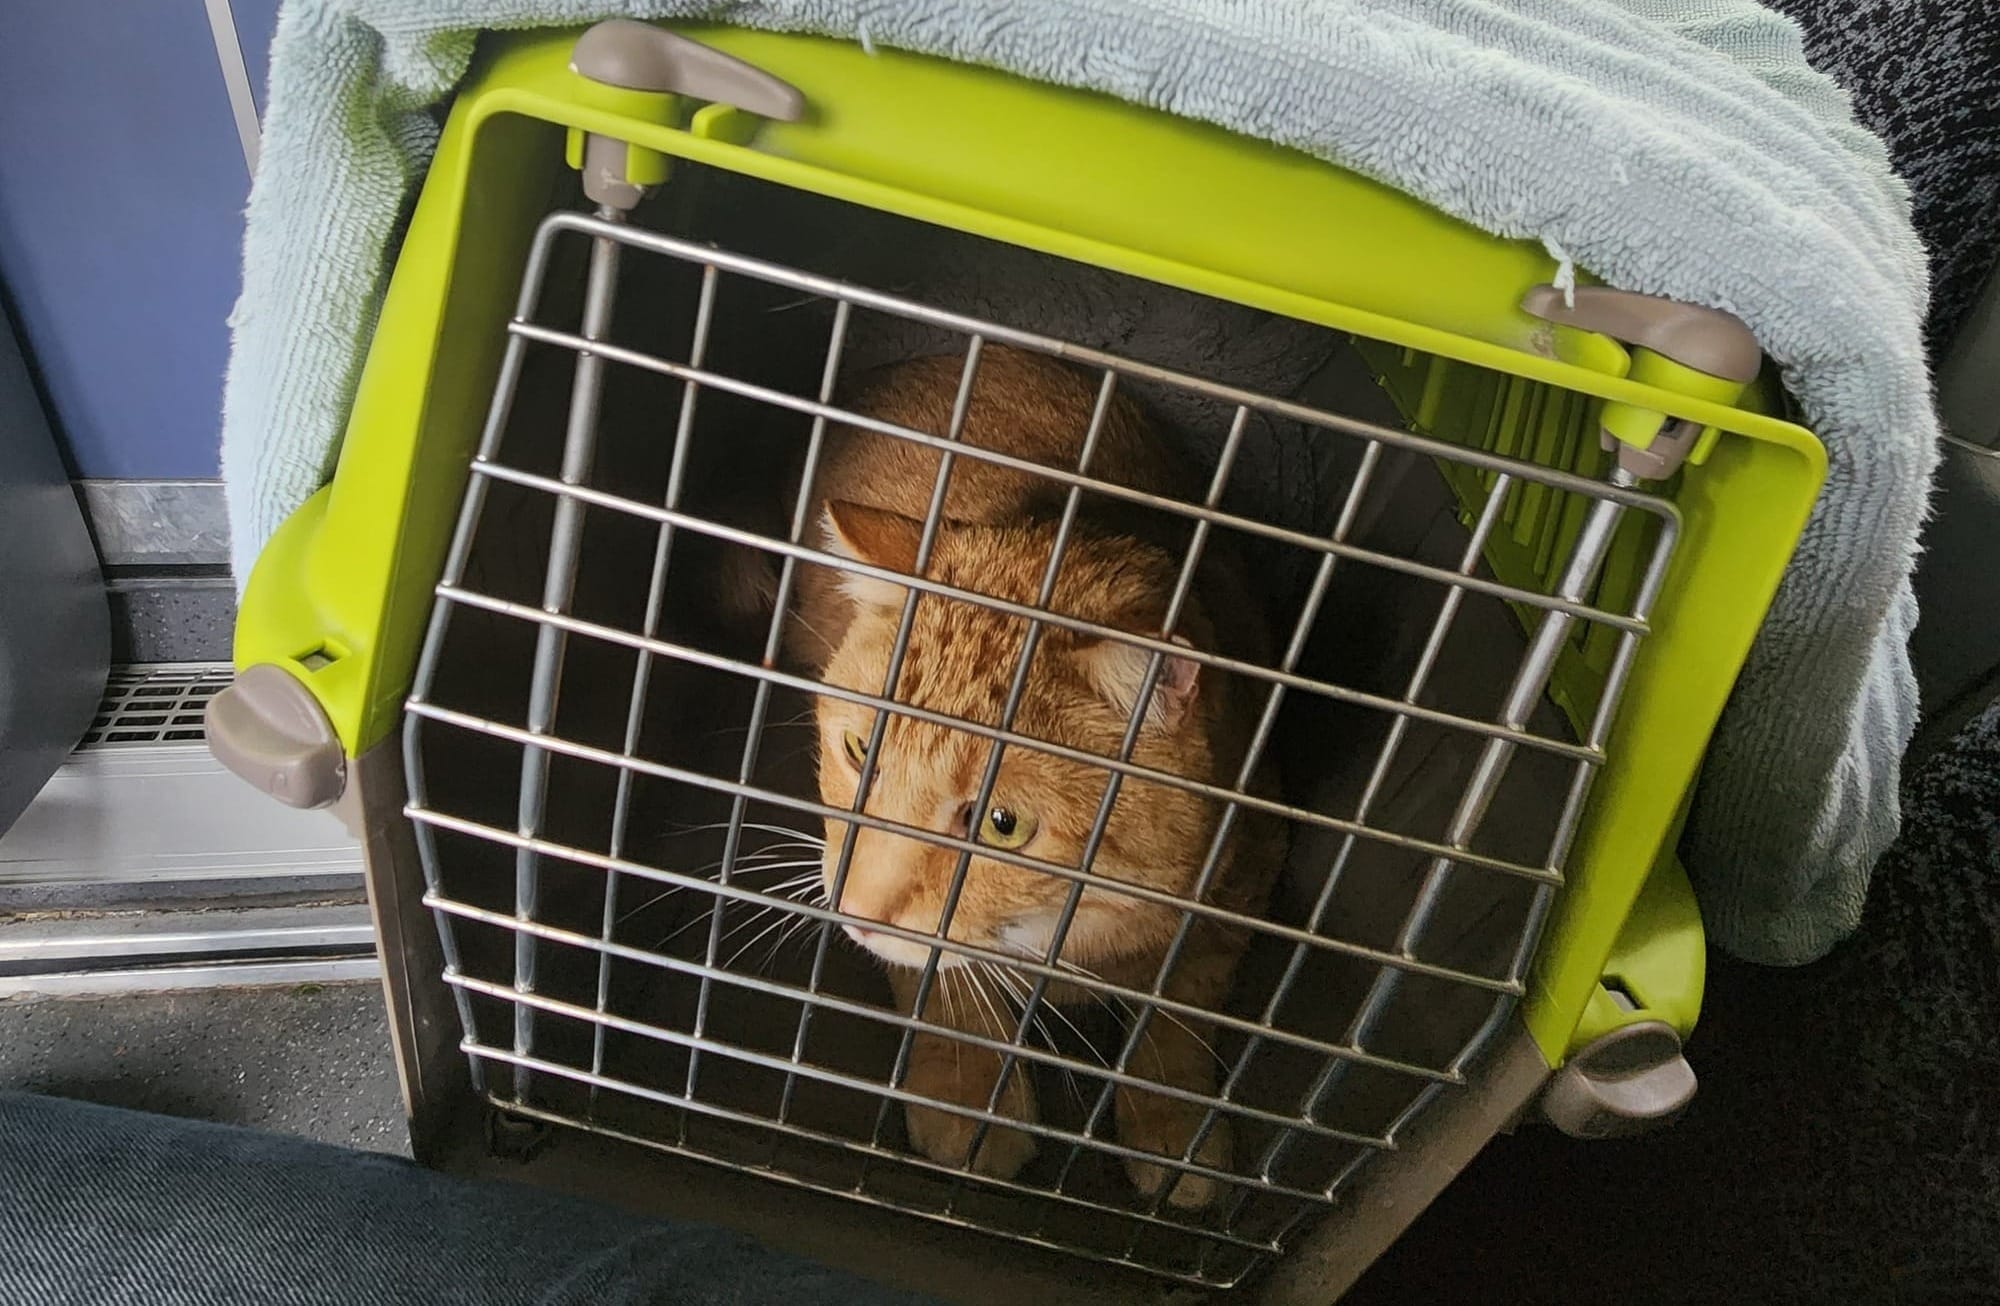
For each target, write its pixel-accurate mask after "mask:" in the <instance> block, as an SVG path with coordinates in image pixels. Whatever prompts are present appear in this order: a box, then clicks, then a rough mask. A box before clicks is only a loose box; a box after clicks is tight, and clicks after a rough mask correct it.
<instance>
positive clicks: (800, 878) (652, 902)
mask: <svg viewBox="0 0 2000 1306" xmlns="http://www.w3.org/2000/svg"><path fill="white" fill-rule="evenodd" d="M720 865H721V863H719V862H718V863H717V864H716V866H710V867H704V868H703V869H704V870H714V869H716V868H717V867H718V866H720ZM800 868H805V869H803V870H801V869H800ZM819 868H820V861H819V859H818V858H810V859H804V860H799V861H788V862H766V863H759V864H756V865H746V864H744V863H742V862H738V863H737V865H736V870H737V873H738V874H742V875H749V874H763V873H765V872H768V871H791V870H798V871H799V872H800V873H799V874H797V875H794V876H792V877H790V878H789V879H785V880H781V881H779V882H778V883H776V884H772V885H767V886H765V888H764V892H765V893H777V892H780V891H781V890H786V889H792V888H796V887H798V886H799V885H801V884H805V883H808V882H811V881H816V880H818V879H819V875H820V869H819ZM694 873H695V874H700V872H694ZM691 887H693V886H691V885H685V884H676V885H673V886H671V887H669V888H667V889H665V890H663V891H661V892H659V893H656V894H654V895H653V896H652V897H650V898H648V899H646V901H644V902H642V903H640V904H638V905H637V906H635V907H629V908H627V909H626V910H625V911H623V912H621V913H620V914H619V916H618V919H617V921H616V922H614V923H615V924H618V925H623V924H624V923H625V922H626V921H628V920H631V919H632V918H633V917H634V916H637V915H638V914H639V913H640V912H643V911H645V910H647V909H648V908H651V907H656V906H658V905H659V904H660V903H663V902H665V901H666V900H667V899H669V898H671V897H673V896H674V895H675V894H677V893H679V892H681V891H682V890H684V889H688V888H691Z"/></svg>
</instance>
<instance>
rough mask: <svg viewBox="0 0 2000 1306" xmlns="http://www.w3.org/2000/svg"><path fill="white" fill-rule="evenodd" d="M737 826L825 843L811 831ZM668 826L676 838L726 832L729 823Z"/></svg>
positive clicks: (764, 825) (750, 823)
mask: <svg viewBox="0 0 2000 1306" xmlns="http://www.w3.org/2000/svg"><path fill="white" fill-rule="evenodd" d="M739 824H740V825H741V826H742V828H743V829H745V830H763V831H765V832H766V833H768V834H788V835H791V836H792V837H794V838H797V839H803V840H805V841H807V842H809V843H814V844H819V843H824V842H825V840H823V839H821V838H820V837H819V836H818V835H815V834H814V833H813V832H812V831H810V830H801V829H798V828H796V827H794V826H789V825H772V824H769V823H767V822H764V821H743V822H740V823H739ZM670 825H671V827H672V831H673V834H674V835H675V836H676V837H678V836H680V835H684V834H701V833H704V832H705V831H709V830H727V829H728V828H729V822H727V821H708V822H706V823H704V824H701V825H681V824H679V823H678V822H672V823H670Z"/></svg>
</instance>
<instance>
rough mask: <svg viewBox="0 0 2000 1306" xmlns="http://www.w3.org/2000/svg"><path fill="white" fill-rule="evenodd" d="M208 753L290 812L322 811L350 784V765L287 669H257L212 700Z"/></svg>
mask: <svg viewBox="0 0 2000 1306" xmlns="http://www.w3.org/2000/svg"><path fill="white" fill-rule="evenodd" d="M204 715H205V721H206V724H207V728H208V750H209V752H211V753H213V754H215V759H216V760H217V761H218V762H221V763H222V764H223V765H224V766H226V767H228V768H229V769H230V770H231V771H234V772H235V773H236V774H237V775H240V776H242V777H243V778H244V779H245V780H248V781H249V782H250V783H251V784H253V785H256V786H257V787H258V788H259V789H262V790H263V791H264V792H265V793H267V794H269V795H271V797H273V798H275V799H277V800H278V801H279V802H281V803H286V804H289V805H290V806H292V807H325V806H327V805H328V804H329V803H332V802H334V801H335V800H336V799H338V798H339V797H340V791H341V790H342V789H343V788H345V787H346V784H347V759H346V757H345V756H344V755H343V754H342V752H341V749H340V740H339V738H338V737H337V736H336V735H335V734H334V733H333V725H332V723H331V722H329V721H328V720H327V719H326V713H325V712H323V711H321V710H320V706H319V701H318V700H317V699H315V698H314V697H313V696H312V694H311V693H310V692H309V691H308V690H307V689H306V687H305V686H304V685H302V684H300V683H299V682H298V680H297V679H295V678H294V677H293V676H292V675H291V674H290V673H289V672H287V671H285V670H284V669H283V668H282V667H275V666H271V665H270V664H268V663H260V664H258V665H257V666H254V667H247V668H245V669H244V671H243V672H242V674H240V675H238V676H237V677H236V679H235V681H234V682H233V683H232V684H230V685H229V687H228V688H226V689H224V690H223V691H222V692H221V693H219V694H217V695H216V696H215V697H214V698H211V699H210V700H209V701H208V710H207V712H206V713H205V714H204Z"/></svg>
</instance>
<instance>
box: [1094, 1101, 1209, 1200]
mask: <svg viewBox="0 0 2000 1306" xmlns="http://www.w3.org/2000/svg"><path fill="white" fill-rule="evenodd" d="M1199 1123H1200V1117H1199V1116H1196V1117H1194V1119H1193V1120H1192V1121H1191V1122H1190V1124H1191V1126H1193V1127H1190V1128H1188V1129H1187V1130H1185V1131H1184V1132H1179V1136H1178V1137H1174V1138H1169V1137H1152V1138H1148V1137H1139V1138H1125V1137H1122V1135H1121V1137H1120V1139H1119V1141H1120V1142H1122V1143H1124V1144H1125V1145H1126V1146H1128V1147H1137V1148H1143V1149H1144V1150H1146V1151H1148V1152H1159V1153H1163V1154H1165V1155H1169V1156H1173V1157H1179V1156H1181V1155H1183V1154H1184V1153H1185V1152H1186V1151H1187V1146H1188V1144H1189V1143H1190V1142H1192V1141H1193V1140H1194V1127H1199ZM1235 1151H1236V1148H1235V1143H1234V1135H1233V1134H1232V1133H1231V1132H1230V1128H1229V1122H1228V1121H1227V1120H1218V1121H1216V1122H1215V1128H1213V1129H1211V1130H1209V1132H1208V1137H1207V1138H1205V1139H1203V1140H1202V1143H1201V1147H1200V1148H1199V1149H1198V1150H1197V1151H1196V1152H1195V1154H1194V1157H1193V1159H1194V1160H1195V1161H1196V1162H1198V1163H1200V1164H1202V1165H1205V1166H1207V1167H1208V1168H1209V1169H1211V1170H1227V1169H1229V1163H1230V1158H1231V1157H1232V1156H1233V1155H1234V1153H1235ZM1125 1177H1126V1178H1127V1179H1130V1180H1131V1181H1132V1186H1133V1187H1134V1188H1136V1189H1138V1190H1139V1195H1140V1196H1141V1197H1144V1198H1145V1199H1147V1200H1148V1201H1151V1200H1152V1197H1153V1194H1154V1193H1156V1192H1158V1191H1159V1188H1160V1185H1161V1184H1163V1183H1166V1182H1168V1180H1169V1179H1172V1181H1173V1185H1174V1186H1173V1190H1172V1191H1171V1192H1169V1193H1168V1194H1167V1205H1169V1206H1171V1207H1174V1208H1175V1209H1176V1210H1181V1211H1200V1210H1204V1209H1206V1208H1207V1207H1208V1206H1210V1205H1212V1204H1213V1203H1214V1201H1215V1199H1216V1198H1217V1197H1219V1196H1220V1195H1221V1194H1222V1190H1223V1188H1224V1185H1223V1184H1222V1182H1221V1181H1220V1180H1216V1179H1211V1178H1209V1177H1208V1176H1207V1175H1199V1174H1192V1173H1190V1172H1188V1171H1186V1170H1175V1169H1172V1168H1170V1167H1168V1166H1164V1165H1158V1164H1155V1163H1154V1162H1152V1161H1141V1160H1139V1159H1138V1158H1137V1157H1127V1158H1125Z"/></svg>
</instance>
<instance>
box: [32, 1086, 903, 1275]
mask: <svg viewBox="0 0 2000 1306" xmlns="http://www.w3.org/2000/svg"><path fill="white" fill-rule="evenodd" d="M918 1300H919V1299H918V1298H915V1297H912V1296H909V1295H907V1294H904V1293H900V1292H896V1291H893V1290H891V1289H888V1288H884V1287H880V1286H878V1285H875V1284H871V1283H868V1282H866V1281H863V1280H860V1279H855V1278H851V1277H849V1276H847V1275H844V1274H840V1273H836V1272H835V1271H833V1270H830V1269H827V1268H825V1267H823V1266H819V1265H815V1264H812V1263H810V1262H807V1261H802V1260H798V1259H795V1258H793V1257H789V1256H781V1255H778V1254H777V1253H774V1252H772V1251H769V1250H768V1249H766V1248H764V1247H762V1246H760V1245H759V1244H757V1243H755V1242H753V1241H751V1240H750V1239H748V1238H745V1237H743V1236H742V1235H740V1234H735V1233H731V1232H728V1231H725V1230H721V1229H716V1228H712V1227H709V1226H706V1225H692V1224H665V1223H661V1222H658V1221H652V1220H647V1219H643V1218H641V1217H638V1216H634V1215H629V1214H626V1213H624V1212H621V1211H617V1210H612V1209H610V1208H607V1207H602V1206H597V1205H595V1204H592V1203H589V1202H583V1201H578V1200H575V1199H573V1198H567V1197H562V1196H558V1195H556V1194H552V1193H546V1192H542V1191H540V1190H537V1189H533V1188H527V1187H524V1186H521V1185H517V1184H506V1183H477V1182H472V1181H468V1180H462V1179H454V1178H451V1177H449V1176H446V1175H441V1174H437V1173H434V1172H432V1171H429V1170H425V1169H423V1168H422V1167H420V1166H417V1165H414V1164H412V1163H410V1162H408V1161H403V1160H398V1159H396V1158H394V1157H386V1156H377V1155H373V1154H370V1153H366V1152H356V1151H350V1150H347V1149H344V1148H338V1147H328V1146H325V1145H323V1144H319V1143H311V1142H306V1141H304V1140H301V1139H296V1138H286V1137H280V1136H277V1135H272V1134H263V1133H257V1132H254V1131H252V1130H248V1129H239V1128H234V1127H230V1126H224V1125H211V1124H202V1123H198V1122H194V1121H187V1120H174V1119H169V1118H166V1117H162V1116H152V1115H143V1114H140V1113H137V1112H132V1111H123V1110H118V1109H115V1108H111V1107H100V1106H90V1105H86V1104H83V1103H79V1102H68V1101H61V1100H57V1099H54V1098H42V1097H32V1096H27V1095H24V1094H19V1093H0V1303H4V1304H5V1306H350V1304H351V1306H453V1304H455V1303H466V1304H467V1306H473V1304H475V1303H476V1304H477V1306H584V1304H585V1303H589V1306H642V1304H643V1306H652V1304H654V1303H661V1304H664V1303H674V1306H722V1304H723V1303H731V1304H737V1303H742V1304H745V1306H747V1304H748V1303H752V1302H783V1303H786V1304H787V1306H794V1304H797V1306H804V1304H806V1303H832V1304H834V1306H915V1303H917V1302H918Z"/></svg>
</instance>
